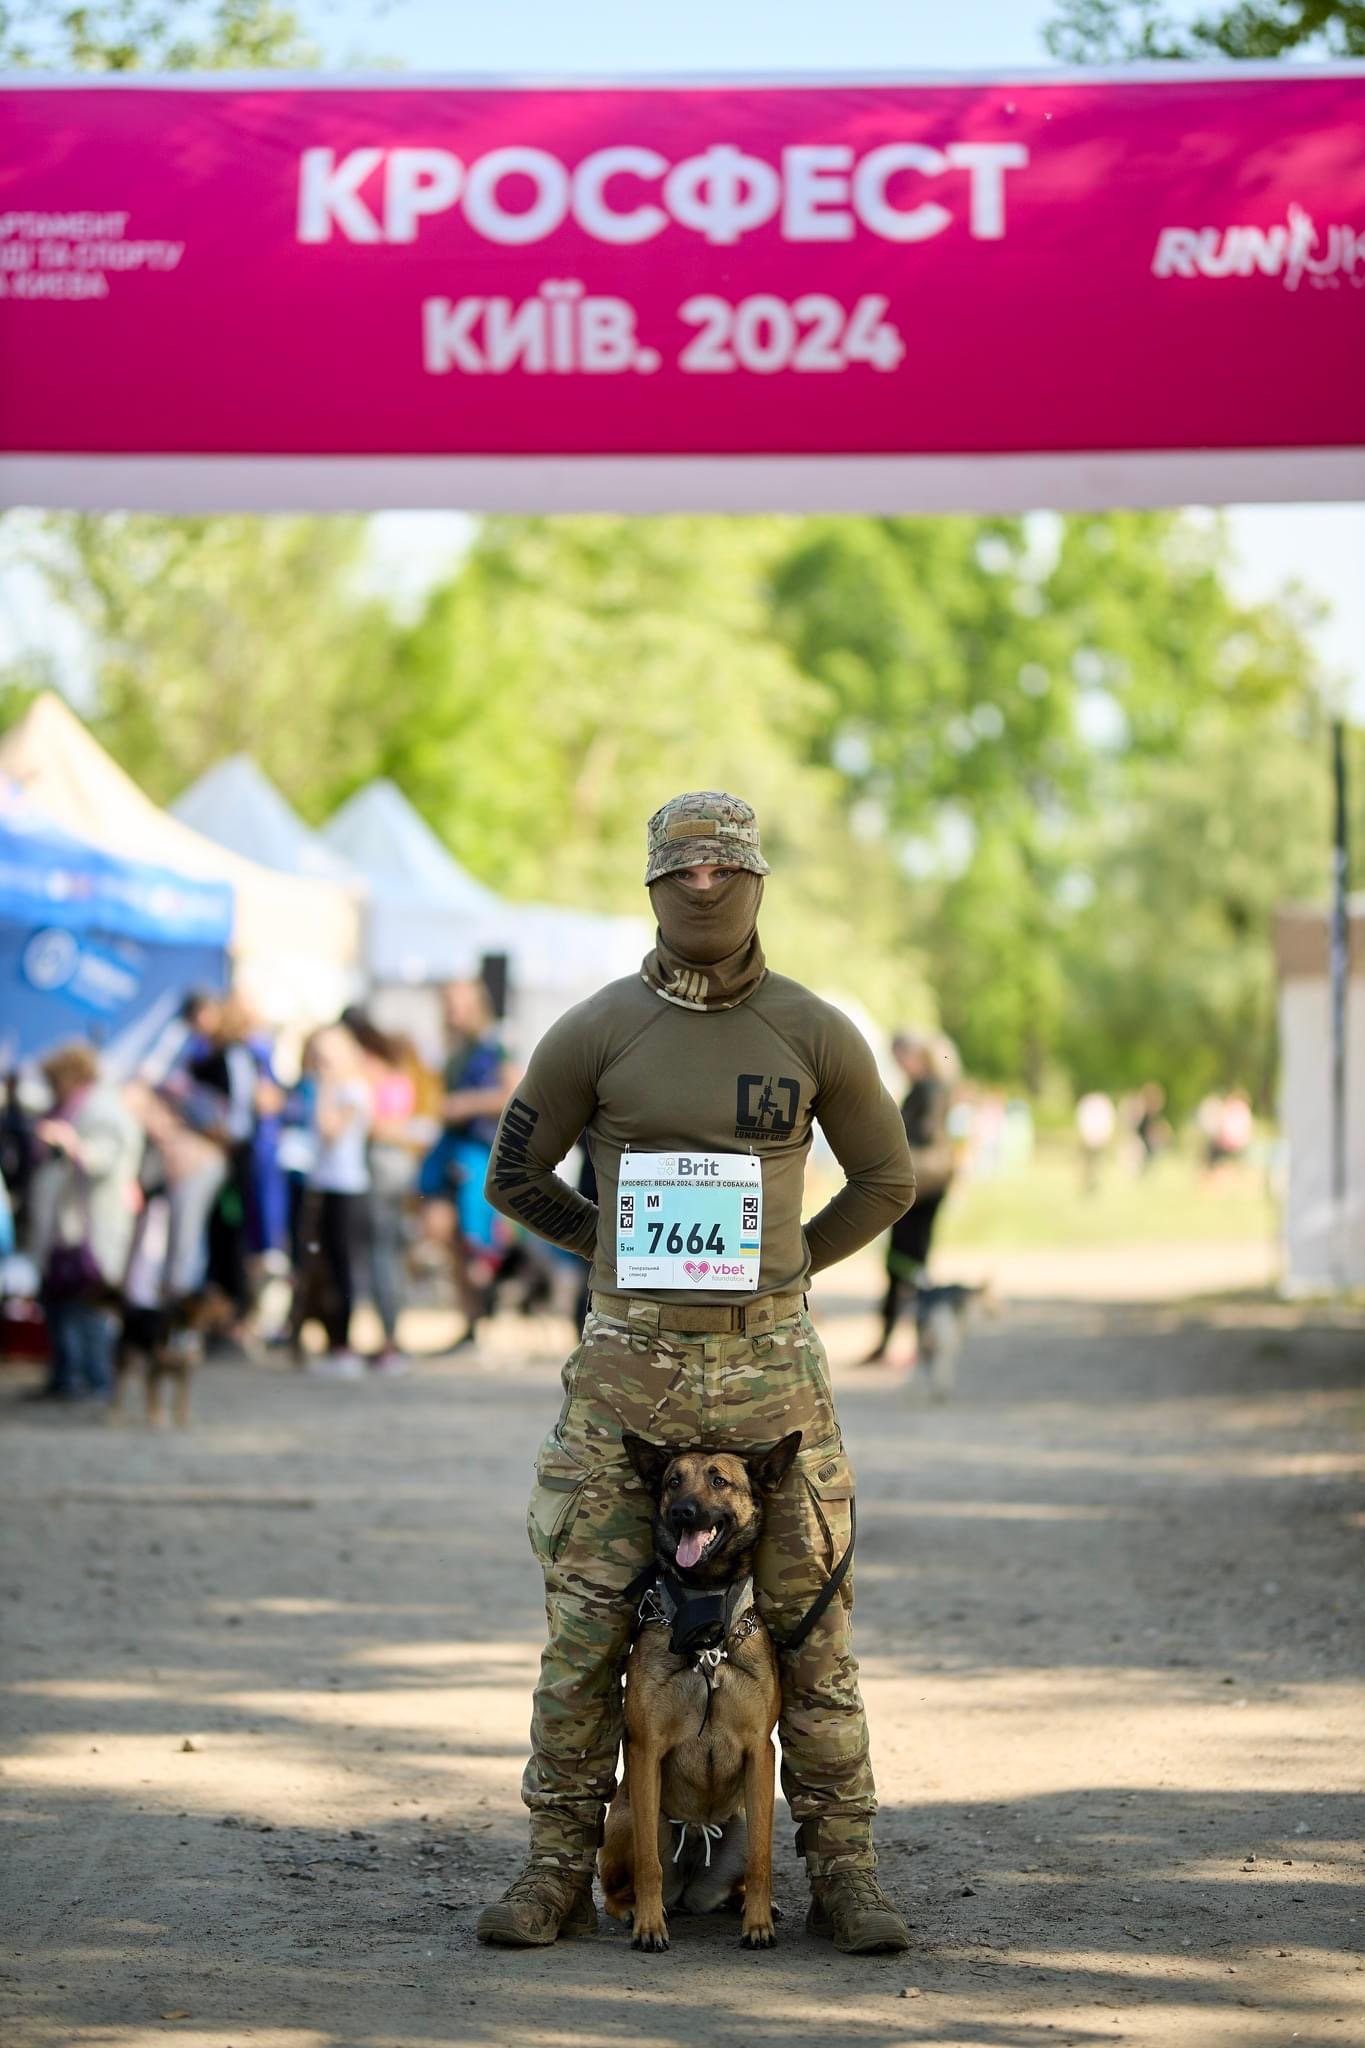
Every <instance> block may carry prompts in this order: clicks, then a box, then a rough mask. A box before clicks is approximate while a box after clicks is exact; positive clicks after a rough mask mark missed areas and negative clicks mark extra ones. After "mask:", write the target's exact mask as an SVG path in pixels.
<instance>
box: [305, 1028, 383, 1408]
mask: <svg viewBox="0 0 1365 2048" xmlns="http://www.w3.org/2000/svg"><path fill="white" fill-rule="evenodd" d="M311 1054H312V1063H313V1069H314V1073H315V1075H316V1080H317V1095H316V1100H315V1105H314V1110H313V1129H314V1134H315V1136H316V1139H317V1154H316V1157H315V1159H314V1161H313V1168H312V1171H311V1173H310V1174H309V1176H308V1185H309V1187H310V1188H312V1189H313V1190H314V1191H315V1195H316V1198H317V1235H318V1252H319V1255H320V1257H321V1260H322V1265H323V1269H324V1273H325V1276H326V1281H327V1286H326V1290H325V1298H326V1308H325V1311H324V1321H325V1324H326V1328H327V1346H328V1351H327V1357H326V1358H325V1359H321V1360H318V1361H317V1363H316V1367H315V1368H314V1369H316V1370H318V1371H320V1372H322V1373H324V1374H326V1375H327V1376H328V1377H330V1378H334V1379H360V1378H361V1377H362V1376H363V1374H364V1370H365V1368H364V1366H363V1364H362V1363H361V1361H360V1359H359V1358H358V1357H357V1355H356V1353H355V1352H354V1351H352V1349H351V1342H350V1336H351V1310H352V1307H353V1306H354V1301H355V1286H354V1280H353V1271H354V1260H355V1247H356V1244H357V1241H358V1239H359V1236H360V1233H361V1229H362V1226H363V1222H364V1205H365V1197H366V1195H367V1194H368V1192H369V1186H370V1170H369V1166H368V1163H367V1159H366V1149H367V1146H368V1142H369V1135H370V1089H369V1084H368V1082H367V1080H366V1077H365V1068H364V1058H363V1055H362V1053H361V1050H360V1047H359V1045H357V1043H356V1041H355V1039H354V1038H352V1036H351V1034H350V1032H349V1031H347V1030H346V1028H345V1026H344V1025H341V1024H333V1025H329V1026H328V1028H327V1029H326V1030H325V1031H319V1032H318V1034H317V1036H316V1037H315V1038H314V1040H313V1043H312V1048H311Z"/></svg>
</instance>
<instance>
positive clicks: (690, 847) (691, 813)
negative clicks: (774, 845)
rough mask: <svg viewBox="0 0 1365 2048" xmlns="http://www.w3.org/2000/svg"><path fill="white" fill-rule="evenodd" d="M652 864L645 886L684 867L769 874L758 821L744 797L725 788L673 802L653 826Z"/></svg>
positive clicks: (665, 806) (697, 792) (662, 809)
mask: <svg viewBox="0 0 1365 2048" xmlns="http://www.w3.org/2000/svg"><path fill="white" fill-rule="evenodd" d="M648 834H649V865H648V867H647V868H646V869H645V886H646V888H648V886H649V884H650V883H651V882H657V881H658V880H659V879H660V877H661V876H663V875H672V874H676V873H677V871H678V869H679V868H697V867H726V868H747V869H748V870H749V872H750V874H751V875H766V874H767V872H768V863H767V861H766V860H764V858H763V855H762V854H761V853H760V852H759V850H758V819H757V818H756V817H755V816H754V814H753V810H752V808H751V807H750V806H749V805H748V804H746V803H745V801H744V799H743V797H739V796H727V795H726V793H725V791H724V790H723V789H694V790H693V791H691V793H690V794H689V795H687V796H675V797H670V798H669V800H668V802H667V803H666V804H662V805H661V806H660V807H659V809H658V810H657V811H656V812H655V813H654V816H653V817H652V818H651V819H650V821H649V827H648Z"/></svg>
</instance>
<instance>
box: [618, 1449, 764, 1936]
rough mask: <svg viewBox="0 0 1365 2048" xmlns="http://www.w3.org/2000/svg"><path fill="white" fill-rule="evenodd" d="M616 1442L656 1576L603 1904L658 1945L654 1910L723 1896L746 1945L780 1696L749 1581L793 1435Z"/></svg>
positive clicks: (630, 1709) (632, 1669)
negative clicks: (644, 1509)
mask: <svg viewBox="0 0 1365 2048" xmlns="http://www.w3.org/2000/svg"><path fill="white" fill-rule="evenodd" d="M622 1442H623V1444H624V1446H625V1450H626V1454H627V1456H628V1457H629V1459H630V1461H631V1463H632V1465H633V1466H634V1467H635V1470H636V1471H637V1473H638V1474H639V1476H640V1478H641V1479H642V1480H643V1482H644V1484H645V1486H646V1487H647V1488H648V1490H649V1492H650V1494H651V1495H652V1497H653V1500H654V1503H655V1512H654V1556H655V1562H656V1563H657V1565H658V1571H659V1575H658V1579H657V1582H656V1583H655V1585H654V1587H653V1588H652V1589H651V1590H650V1592H648V1593H647V1594H646V1595H645V1599H644V1603H643V1605H642V1609H641V1614H642V1626H641V1628H640V1631H639V1634H638V1635H637V1637H636V1639H635V1644H634V1647H633V1648H632V1650H631V1653H630V1661H629V1663H628V1664H627V1667H626V1745H625V1766H624V1769H623V1772H622V1776H621V1784H620V1787H619V1789H618V1791H617V1793H616V1796H615V1798H614V1799H613V1800H612V1803H611V1809H610V1811H609V1812H608V1814H607V1822H606V1829H605V1833H604V1835H603V1840H602V1847H601V1849H600V1850H599V1851H598V1858H597V1867H598V1874H599V1876H600V1877H601V1880H602V1891H603V1896H604V1898H605V1901H606V1907H607V1911H608V1912H609V1913H612V1914H614V1915H615V1916H616V1918H617V1919H618V1920H629V1921H630V1922H631V1926H632V1934H633V1945H634V1947H636V1948H639V1949H665V1948H667V1947H668V1920H667V1910H668V1909H670V1908H681V1909H684V1910H686V1911H689V1912H694V1913H714V1912H717V1911H719V1910H720V1909H721V1908H722V1907H726V1906H728V1907H730V1908H731V1909H732V1910H735V1911H738V1912H739V1913H741V1914H742V1916H743V1917H742V1921H741V1939H742V1940H743V1942H744V1946H745V1947H746V1948H771V1947H772V1945H773V1940H774V1936H773V1902H772V1861H773V1785H774V1770H775V1759H774V1754H773V1729H774V1728H775V1727H776V1725H777V1715H778V1707H779V1705H780V1700H781V1691H780V1683H779V1679H778V1671H777V1655H776V1652H775V1650H774V1648H773V1641H772V1637H771V1636H770V1635H769V1633H768V1631H767V1629H766V1628H765V1627H764V1625H763V1622H762V1621H761V1619H760V1618H759V1614H758V1610H757V1608H756V1607H755V1606H754V1604H753V1587H752V1582H751V1577H752V1569H753V1558H754V1552H755V1549H756V1548H757V1545H758V1538H759V1532H760V1530H761V1528H762V1523H763V1496H764V1495H765V1494H767V1493H772V1492H774V1491H775V1490H776V1489H777V1488H778V1487H779V1486H780V1485H781V1484H782V1481H783V1480H784V1479H785V1478H786V1476H787V1473H788V1471H789V1469H790V1467H791V1462H792V1459H793V1458H794V1457H795V1456H796V1453H797V1449H798V1447H799V1446H800V1442H801V1432H800V1431H799V1430H797V1431H795V1432H793V1434H792V1435H791V1436H786V1437H783V1439H782V1441H781V1443H779V1444H775V1445H774V1446H773V1448H772V1449H771V1450H770V1451H765V1452H762V1453H760V1454H756V1455H755V1456H753V1457H748V1458H741V1457H736V1456H734V1455H732V1454H731V1453H729V1452H726V1451H705V1450H701V1451H684V1452H682V1453H681V1454H675V1453H674V1452H673V1451H671V1450H664V1449H660V1448H659V1447H658V1446H657V1445H654V1444H648V1443H646V1442H645V1441H644V1439H643V1438H642V1437H638V1436H626V1437H623V1439H622Z"/></svg>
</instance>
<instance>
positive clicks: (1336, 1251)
mask: <svg viewBox="0 0 1365 2048" xmlns="http://www.w3.org/2000/svg"><path fill="white" fill-rule="evenodd" d="M1275 956H1276V961H1277V964H1278V967H1279V975H1280V1124H1281V1128H1282V1129H1283V1132H1284V1138H1285V1148H1286V1151H1287V1153H1288V1166H1289V1172H1288V1179H1287V1184H1286V1187H1285V1192H1284V1212H1283V1221H1282V1236H1283V1244H1284V1279H1283V1285H1284V1288H1285V1291H1286V1292H1287V1293H1290V1294H1311V1293H1317V1292H1320V1291H1332V1290H1335V1289H1336V1288H1337V1287H1340V1286H1342V1285H1346V1286H1351V1287H1361V1286H1365V896H1357V897H1354V898H1353V899H1352V901H1351V906H1350V977H1349V981H1348V984H1347V1012H1346V1014H1347V1041H1346V1106H1347V1116H1346V1201H1345V1213H1344V1214H1338V1212H1337V1205H1336V1203H1335V1201H1334V1199H1333V1191H1332V1009H1331V983H1330V977H1329V969H1328V938H1327V913H1326V912H1325V911H1321V910H1301V909H1287V910H1282V911H1281V912H1280V914H1279V916H1278V918H1277V919H1276V921H1275Z"/></svg>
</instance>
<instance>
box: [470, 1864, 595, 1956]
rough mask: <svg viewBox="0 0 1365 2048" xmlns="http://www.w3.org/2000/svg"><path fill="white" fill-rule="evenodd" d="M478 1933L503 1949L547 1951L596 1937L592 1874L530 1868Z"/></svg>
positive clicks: (490, 1909) (484, 1916)
mask: <svg viewBox="0 0 1365 2048" xmlns="http://www.w3.org/2000/svg"><path fill="white" fill-rule="evenodd" d="M475 1932H476V1933H477V1934H478V1937H479V1940H480V1941H491V1942H495V1943H496V1944H497V1945H498V1947H500V1948H547V1947H548V1946H549V1944H550V1943H551V1942H552V1941H559V1940H561V1939H564V1938H566V1937H567V1936H569V1935H572V1934H596V1932H597V1908H596V1906H594V1904H593V1902H592V1872H591V1871H590V1870H565V1869H563V1868H562V1867H561V1866H560V1865H559V1864H558V1863H528V1864H527V1866H526V1868H525V1870H523V1871H522V1873H521V1876H520V1877H518V1878H514V1879H513V1881H512V1883H511V1884H509V1885H508V1887H507V1890H506V1891H505V1892H504V1893H503V1895H502V1897H501V1898H500V1899H499V1900H498V1902H497V1904H496V1905H494V1906H485V1907H484V1909H483V1911H482V1913H480V1915H479V1924H478V1927H477V1928H476V1930H475Z"/></svg>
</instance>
